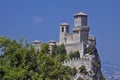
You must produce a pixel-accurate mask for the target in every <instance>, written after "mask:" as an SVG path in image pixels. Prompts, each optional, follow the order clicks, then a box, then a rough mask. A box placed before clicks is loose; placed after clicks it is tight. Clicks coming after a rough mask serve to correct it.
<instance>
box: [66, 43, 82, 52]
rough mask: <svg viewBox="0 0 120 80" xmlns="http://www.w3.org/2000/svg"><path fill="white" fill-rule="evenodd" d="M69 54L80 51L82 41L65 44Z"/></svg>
mask: <svg viewBox="0 0 120 80" xmlns="http://www.w3.org/2000/svg"><path fill="white" fill-rule="evenodd" d="M65 48H66V51H67V54H69V53H70V52H75V51H80V43H69V44H65Z"/></svg>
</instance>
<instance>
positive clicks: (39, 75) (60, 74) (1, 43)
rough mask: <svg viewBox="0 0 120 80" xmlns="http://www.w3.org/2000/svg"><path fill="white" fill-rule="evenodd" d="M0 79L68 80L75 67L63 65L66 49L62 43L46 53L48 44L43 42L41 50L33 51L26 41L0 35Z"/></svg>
mask: <svg viewBox="0 0 120 80" xmlns="http://www.w3.org/2000/svg"><path fill="white" fill-rule="evenodd" d="M0 48H1V50H2V54H1V55H0V80H58V79H59V80H63V79H66V80H69V79H70V75H73V74H74V73H75V71H76V70H75V69H71V68H70V67H67V66H63V65H62V63H61V62H62V61H63V60H64V59H65V55H66V51H65V48H64V46H63V45H61V46H55V47H54V50H53V52H52V53H53V54H52V55H48V50H47V49H48V45H47V44H43V46H42V48H41V52H38V53H37V54H36V53H35V50H34V47H33V46H32V45H31V44H29V43H27V41H25V40H23V39H22V38H21V39H20V42H17V41H16V40H10V39H9V38H6V37H0Z"/></svg>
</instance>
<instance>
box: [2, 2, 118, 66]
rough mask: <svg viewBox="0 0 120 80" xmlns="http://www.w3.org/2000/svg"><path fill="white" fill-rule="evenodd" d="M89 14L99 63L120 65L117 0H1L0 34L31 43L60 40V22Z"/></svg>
mask: <svg viewBox="0 0 120 80" xmlns="http://www.w3.org/2000/svg"><path fill="white" fill-rule="evenodd" d="M81 9H82V11H83V12H85V13H87V14H88V16H89V17H88V23H89V26H90V34H91V35H94V36H96V38H97V48H98V51H99V55H100V57H101V59H102V62H108V63H113V64H120V62H119V61H120V0H0V36H3V35H5V36H7V37H9V38H12V39H17V40H18V39H19V37H20V36H22V37H24V38H26V39H28V40H29V41H30V42H32V41H34V40H36V39H38V40H40V41H42V42H47V41H49V40H55V41H58V40H59V23H62V22H63V21H65V22H68V23H69V24H70V25H71V29H72V28H73V15H74V14H75V13H77V12H80V11H81Z"/></svg>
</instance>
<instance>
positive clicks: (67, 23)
mask: <svg viewBox="0 0 120 80" xmlns="http://www.w3.org/2000/svg"><path fill="white" fill-rule="evenodd" d="M60 25H65V26H66V25H69V23H61V24H60Z"/></svg>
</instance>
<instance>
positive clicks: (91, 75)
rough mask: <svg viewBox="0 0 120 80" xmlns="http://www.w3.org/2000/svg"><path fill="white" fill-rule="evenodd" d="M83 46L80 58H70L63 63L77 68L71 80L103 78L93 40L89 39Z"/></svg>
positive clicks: (98, 79) (96, 79)
mask: <svg viewBox="0 0 120 80" xmlns="http://www.w3.org/2000/svg"><path fill="white" fill-rule="evenodd" d="M84 48H85V49H84V50H85V51H83V52H84V55H83V57H82V58H71V59H70V60H67V61H64V63H63V65H65V66H69V67H71V68H76V69H77V73H76V74H75V75H74V76H72V77H71V80H82V79H83V80H104V79H103V75H102V72H101V61H100V58H99V55H98V52H97V49H96V47H95V44H94V40H92V39H91V40H90V41H89V43H88V44H87V45H85V47H84Z"/></svg>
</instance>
